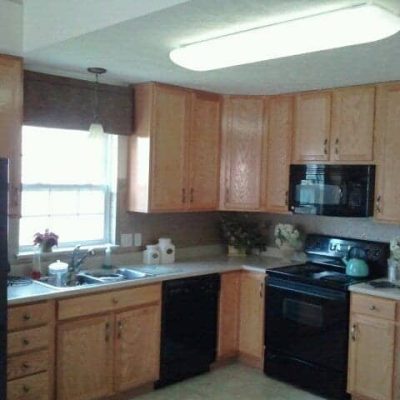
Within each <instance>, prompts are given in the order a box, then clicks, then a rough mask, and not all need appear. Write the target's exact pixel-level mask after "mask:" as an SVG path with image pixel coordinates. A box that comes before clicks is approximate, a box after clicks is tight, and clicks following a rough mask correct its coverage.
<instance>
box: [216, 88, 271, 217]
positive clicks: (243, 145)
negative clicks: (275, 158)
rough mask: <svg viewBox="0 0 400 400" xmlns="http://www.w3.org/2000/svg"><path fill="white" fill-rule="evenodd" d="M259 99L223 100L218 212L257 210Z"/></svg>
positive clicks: (260, 137) (260, 145)
mask: <svg viewBox="0 0 400 400" xmlns="http://www.w3.org/2000/svg"><path fill="white" fill-rule="evenodd" d="M263 111H264V101H263V97H262V96H226V97H225V98H224V104H223V117H222V150H221V151H222V154H221V158H222V161H221V183H220V209H222V210H237V211H246V210H250V211H255V210H260V208H261V191H260V188H261V179H262V152H263Z"/></svg>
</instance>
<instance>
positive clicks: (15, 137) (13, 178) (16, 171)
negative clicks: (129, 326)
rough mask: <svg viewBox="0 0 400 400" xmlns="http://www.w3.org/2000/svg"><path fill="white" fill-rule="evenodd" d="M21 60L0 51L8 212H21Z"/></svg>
mask: <svg viewBox="0 0 400 400" xmlns="http://www.w3.org/2000/svg"><path fill="white" fill-rule="evenodd" d="M22 110H23V62H22V59H21V58H18V57H12V56H6V55H1V54H0V157H5V158H8V159H9V169H10V172H9V180H10V190H9V215H10V216H12V217H20V215H21V140H22V136H21V128H22Z"/></svg>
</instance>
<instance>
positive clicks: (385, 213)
mask: <svg viewBox="0 0 400 400" xmlns="http://www.w3.org/2000/svg"><path fill="white" fill-rule="evenodd" d="M399 132H400V84H389V85H381V86H379V87H378V91H377V109H376V135H375V138H376V164H377V166H376V179H377V181H376V188H375V196H376V197H375V214H374V216H375V218H376V219H378V220H380V221H382V222H394V223H399V222H400V207H399V204H400V174H399V172H398V171H399V168H400V157H399V148H400V147H399V146H400V135H399Z"/></svg>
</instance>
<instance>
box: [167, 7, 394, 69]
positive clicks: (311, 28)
mask: <svg viewBox="0 0 400 400" xmlns="http://www.w3.org/2000/svg"><path fill="white" fill-rule="evenodd" d="M399 30H400V18H399V17H398V16H397V15H394V14H392V13H391V12H389V11H387V10H385V9H383V8H381V7H378V6H375V5H372V4H364V5H360V6H355V7H351V8H345V9H340V10H336V11H331V12H328V13H324V14H318V15H313V16H308V17H303V18H299V19H295V20H291V21H286V22H281V23H278V24H274V25H268V26H264V27H261V28H256V29H252V30H248V31H245V32H238V33H233V34H230V35H226V36H222V37H218V38H215V39H210V40H206V41H203V42H199V43H193V44H190V45H187V46H184V47H180V48H178V49H175V50H172V51H171V52H170V58H171V60H172V61H173V62H174V63H175V64H178V65H180V66H181V67H183V68H187V69H190V70H193V71H210V70H214V69H220V68H226V67H231V66H234V65H242V64H251V63H254V62H258V61H264V60H272V59H276V58H283V57H289V56H294V55H298V54H306V53H313V52H316V51H321V50H328V49H336V48H339V47H346V46H352V45H357V44H362V43H369V42H375V41H377V40H381V39H384V38H387V37H389V36H392V35H394V34H395V33H397V32H398V31H399Z"/></svg>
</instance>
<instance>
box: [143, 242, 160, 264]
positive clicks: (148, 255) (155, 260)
mask: <svg viewBox="0 0 400 400" xmlns="http://www.w3.org/2000/svg"><path fill="white" fill-rule="evenodd" d="M143 263H144V264H147V265H157V264H160V251H159V249H158V245H156V244H148V245H147V246H146V250H145V251H144V252H143Z"/></svg>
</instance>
